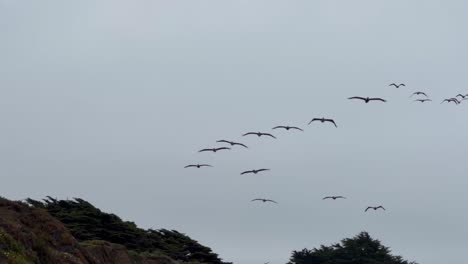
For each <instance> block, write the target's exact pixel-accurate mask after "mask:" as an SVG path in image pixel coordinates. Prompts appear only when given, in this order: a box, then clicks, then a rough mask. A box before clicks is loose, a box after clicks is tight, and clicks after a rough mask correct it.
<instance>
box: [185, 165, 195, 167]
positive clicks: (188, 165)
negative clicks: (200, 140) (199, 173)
mask: <svg viewBox="0 0 468 264" xmlns="http://www.w3.org/2000/svg"><path fill="white" fill-rule="evenodd" d="M191 167H197V165H187V166H185V167H184V168H191Z"/></svg>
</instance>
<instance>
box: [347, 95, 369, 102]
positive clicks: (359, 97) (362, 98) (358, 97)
mask: <svg viewBox="0 0 468 264" xmlns="http://www.w3.org/2000/svg"><path fill="white" fill-rule="evenodd" d="M348 99H360V100H363V101H365V100H366V98H364V97H361V96H353V97H349V98H348Z"/></svg>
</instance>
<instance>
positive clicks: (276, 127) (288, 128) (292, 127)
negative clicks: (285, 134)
mask: <svg viewBox="0 0 468 264" xmlns="http://www.w3.org/2000/svg"><path fill="white" fill-rule="evenodd" d="M278 128H283V129H286V130H290V129H296V130H300V131H304V130H302V129H300V128H298V127H295V126H275V127H274V128H272V129H278Z"/></svg>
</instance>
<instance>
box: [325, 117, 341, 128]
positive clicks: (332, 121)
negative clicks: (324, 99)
mask: <svg viewBox="0 0 468 264" xmlns="http://www.w3.org/2000/svg"><path fill="white" fill-rule="evenodd" d="M325 121H326V122H330V123H333V124H334V125H335V127H338V126H337V125H336V123H335V120H333V119H325Z"/></svg>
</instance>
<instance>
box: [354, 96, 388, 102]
mask: <svg viewBox="0 0 468 264" xmlns="http://www.w3.org/2000/svg"><path fill="white" fill-rule="evenodd" d="M348 99H359V100H363V101H364V102H366V104H367V103H369V102H370V101H382V102H387V101H386V100H384V99H382V98H370V97H360V96H353V97H349V98H348Z"/></svg>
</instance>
